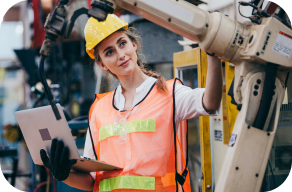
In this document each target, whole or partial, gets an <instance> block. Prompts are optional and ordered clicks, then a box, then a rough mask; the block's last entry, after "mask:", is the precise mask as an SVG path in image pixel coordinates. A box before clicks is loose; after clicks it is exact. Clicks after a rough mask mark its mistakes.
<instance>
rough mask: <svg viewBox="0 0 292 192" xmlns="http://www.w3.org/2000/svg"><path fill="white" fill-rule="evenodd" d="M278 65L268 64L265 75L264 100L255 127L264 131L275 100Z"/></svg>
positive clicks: (261, 102)
mask: <svg viewBox="0 0 292 192" xmlns="http://www.w3.org/2000/svg"><path fill="white" fill-rule="evenodd" d="M277 67H278V66H277V65H276V64H272V63H268V64H267V68H266V74H265V82H264V87H263V93H262V98H261V101H260V106H259V110H258V113H257V116H256V118H255V121H254V124H253V127H256V128H258V129H261V130H263V128H264V126H265V123H266V120H267V117H268V114H269V111H270V107H271V103H272V100H273V95H274V89H275V82H276V75H277Z"/></svg>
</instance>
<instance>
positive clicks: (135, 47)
mask: <svg viewBox="0 0 292 192" xmlns="http://www.w3.org/2000/svg"><path fill="white" fill-rule="evenodd" d="M132 43H133V47H134V49H135V51H137V49H138V46H137V44H136V42H135V41H132Z"/></svg>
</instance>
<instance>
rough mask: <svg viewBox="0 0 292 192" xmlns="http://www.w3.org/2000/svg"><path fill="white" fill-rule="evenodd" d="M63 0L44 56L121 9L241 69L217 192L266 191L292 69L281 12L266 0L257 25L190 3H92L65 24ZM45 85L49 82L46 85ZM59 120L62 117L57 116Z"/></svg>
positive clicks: (52, 18)
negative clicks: (267, 7) (270, 9)
mask: <svg viewBox="0 0 292 192" xmlns="http://www.w3.org/2000/svg"><path fill="white" fill-rule="evenodd" d="M68 1H69V0H61V1H60V3H59V5H58V6H57V8H56V9H55V10H54V12H53V13H52V14H51V15H49V16H48V18H47V22H46V26H45V27H46V40H45V41H44V45H43V47H42V49H41V54H42V55H43V56H44V57H47V56H48V54H49V52H50V48H51V45H52V41H54V40H55V39H56V37H57V36H62V35H63V36H64V37H69V35H70V33H71V31H72V28H73V26H74V21H75V20H76V18H77V17H78V16H79V15H81V14H87V15H88V16H91V17H95V18H96V19H98V20H100V21H102V20H105V19H106V16H107V14H108V13H113V12H114V10H115V8H116V6H118V7H121V8H123V9H126V10H128V11H130V12H132V13H135V14H136V15H139V16H141V17H143V18H145V19H147V20H150V21H152V22H154V23H156V24H158V25H160V26H162V27H164V28H166V29H169V30H170V31H173V32H175V33H177V34H179V35H181V36H184V37H186V38H188V39H190V40H193V41H196V42H198V43H199V46H200V48H201V49H202V50H204V51H208V52H209V53H214V54H215V55H216V56H218V57H220V58H222V59H223V60H225V61H228V62H231V63H233V64H234V65H235V79H234V97H235V101H236V102H237V105H238V109H239V113H238V116H237V119H236V122H235V125H234V129H233V133H232V136H231V139H230V144H229V147H228V150H227V153H226V157H225V160H224V163H223V166H222V169H221V173H220V176H219V180H218V181H217V184H216V189H215V192H234V191H236V192H243V191H244V192H258V191H260V188H261V184H262V180H263V177H264V173H265V170H266V165H267V161H268V158H269V154H270V150H271V146H272V143H273V139H274V136H275V132H276V129H277V122H278V117H279V112H280V107H281V104H282V101H283V98H284V92H285V80H286V77H287V74H288V72H289V71H290V70H291V68H292V57H291V54H292V30H291V28H289V27H291V26H289V23H287V22H286V23H285V22H284V19H283V10H282V9H281V8H279V9H278V10H277V11H276V14H275V15H272V16H270V15H269V14H267V12H265V11H264V10H261V9H260V8H259V7H260V5H259V4H262V2H263V0H253V1H251V2H249V3H247V2H241V5H242V6H252V7H253V8H254V15H253V16H251V17H250V20H251V22H245V23H239V22H236V21H233V20H232V19H230V18H229V17H227V16H225V15H222V14H220V13H219V12H213V13H209V12H206V11H204V10H201V9H200V8H198V7H197V6H195V5H193V4H190V3H188V2H186V1H184V0H92V3H91V5H92V8H90V9H88V10H87V9H86V8H81V9H79V10H77V11H75V13H74V14H73V16H72V18H71V20H69V21H65V9H64V5H66V4H67V3H68ZM43 83H44V84H45V83H46V82H43ZM56 117H57V115H56Z"/></svg>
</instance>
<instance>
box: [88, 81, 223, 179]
mask: <svg viewBox="0 0 292 192" xmlns="http://www.w3.org/2000/svg"><path fill="white" fill-rule="evenodd" d="M156 80H157V79H156V78H153V77H148V78H147V79H146V80H145V81H144V82H143V83H142V84H141V85H140V86H139V87H138V88H136V94H135V96H134V101H133V106H132V107H134V106H135V105H136V104H137V103H139V102H140V101H141V100H143V99H144V97H145V96H146V95H147V94H148V92H149V90H150V89H151V87H152V86H153V84H154V83H155V82H156ZM204 92H205V89H204V88H196V89H191V88H190V87H187V86H184V85H181V84H180V83H176V84H175V122H176V126H178V124H179V123H180V122H181V121H183V120H185V119H191V118H194V117H198V116H210V115H218V113H219V109H218V110H216V111H212V112H209V113H207V112H206V111H205V109H204V107H203V102H202V99H203V94H204ZM114 103H115V106H116V107H117V108H118V109H124V106H125V97H124V96H123V94H122V88H121V85H119V86H118V87H117V89H116V93H115V98H114ZM83 156H84V157H88V158H91V159H96V158H95V155H94V152H93V148H92V143H91V138H90V133H89V130H87V135H86V140H85V145H84V153H83ZM91 176H92V177H93V179H95V173H91Z"/></svg>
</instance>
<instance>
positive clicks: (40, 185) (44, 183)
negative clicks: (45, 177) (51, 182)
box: [33, 181, 47, 192]
mask: <svg viewBox="0 0 292 192" xmlns="http://www.w3.org/2000/svg"><path fill="white" fill-rule="evenodd" d="M46 184H47V181H43V182H41V183H39V184H38V185H37V186H36V188H35V189H34V190H33V192H37V191H38V190H39V189H40V188H41V187H42V186H43V185H46Z"/></svg>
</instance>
